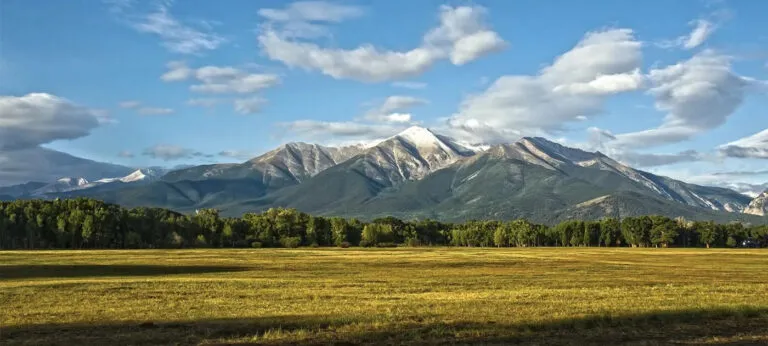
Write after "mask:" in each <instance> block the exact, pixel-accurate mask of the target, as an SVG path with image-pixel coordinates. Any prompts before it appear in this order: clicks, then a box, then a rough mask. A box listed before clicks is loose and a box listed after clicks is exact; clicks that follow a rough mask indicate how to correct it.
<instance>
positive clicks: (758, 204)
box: [744, 190, 768, 216]
mask: <svg viewBox="0 0 768 346" xmlns="http://www.w3.org/2000/svg"><path fill="white" fill-rule="evenodd" d="M744 213H746V214H752V215H759V216H766V215H768V190H765V191H764V192H763V193H762V194H760V195H759V196H757V197H755V199H753V200H752V202H750V203H749V206H747V208H746V209H745V210H744Z"/></svg>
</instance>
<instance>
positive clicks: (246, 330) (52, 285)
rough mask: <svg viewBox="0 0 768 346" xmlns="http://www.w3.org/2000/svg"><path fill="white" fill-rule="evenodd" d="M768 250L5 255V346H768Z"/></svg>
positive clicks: (0, 264) (1, 311)
mask: <svg viewBox="0 0 768 346" xmlns="http://www.w3.org/2000/svg"><path fill="white" fill-rule="evenodd" d="M767 293H768V251H765V250H725V249H723V250H718V249H680V250H677V249H626V248H625V249H600V248H531V249H467V248H460V249H457V248H420V249H409V248H398V249H296V250H289V249H274V250H272V249H254V250H250V249H248V250H245V249H243V250H235V249H222V250H137V251H122V250H121V251H8V252H0V344H3V345H6V344H7V345H41V344H89V345H93V344H109V345H122V344H221V343H226V344H262V343H263V344H296V343H310V344H329V343H338V344H344V343H347V344H349V343H352V344H359V343H375V344H379V343H388V344H427V343H467V344H472V343H484V344H489V343H490V344H494V343H495V344H508V343H525V344H606V343H609V344H643V345H645V344H668V343H683V344H686V343H688V344H703V343H704V344H706V343H710V344H750V343H755V344H761V343H768V294H767Z"/></svg>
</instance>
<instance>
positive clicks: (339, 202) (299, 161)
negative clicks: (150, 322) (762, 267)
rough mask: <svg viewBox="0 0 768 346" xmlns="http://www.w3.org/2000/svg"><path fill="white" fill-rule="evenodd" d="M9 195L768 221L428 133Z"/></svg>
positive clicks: (369, 214) (585, 169)
mask: <svg viewBox="0 0 768 346" xmlns="http://www.w3.org/2000/svg"><path fill="white" fill-rule="evenodd" d="M132 177H133V178H132ZM139 177H140V178H139ZM41 184H42V185H41ZM3 195H5V197H4V198H6V199H7V198H31V197H44V198H64V197H80V196H83V197H92V198H98V199H102V200H105V201H108V202H113V203H118V204H121V205H125V206H129V207H132V206H156V207H164V208H170V209H174V210H178V211H181V212H192V211H194V210H196V209H199V208H218V209H220V210H222V212H223V213H224V214H226V215H233V216H234V215H240V214H242V213H245V212H252V211H261V210H265V209H267V208H271V207H291V208H297V209H299V210H302V211H305V212H308V213H312V214H319V215H339V216H352V217H360V218H366V219H368V218H373V217H378V216H387V215H392V216H397V217H401V218H427V217H428V218H435V219H440V220H445V221H458V220H466V219H490V218H493V219H510V218H519V217H524V218H528V219H531V220H534V221H537V222H544V223H552V222H556V221H559V220H564V219H568V218H585V219H594V218H600V217H604V216H614V217H623V216H631V215H641V214H663V215H667V216H672V217H676V216H684V217H686V218H690V219H707V220H718V221H734V220H740V221H749V222H759V223H764V222H766V219H765V218H763V215H765V213H764V212H763V213H759V211H760V210H762V211H764V209H765V199H766V196H765V195H766V194H763V195H761V196H758V197H757V198H755V200H752V198H751V197H749V196H747V195H744V194H741V193H738V192H736V191H734V190H731V189H727V188H721V187H709V186H701V185H695V184H689V183H686V182H683V181H679V180H675V179H671V178H668V177H663V176H658V175H655V174H652V173H649V172H645V171H642V170H637V169H634V168H632V167H629V166H627V165H625V164H622V163H620V162H618V161H616V160H614V159H612V158H610V157H608V156H606V155H604V154H602V153H600V152H588V151H583V150H579V149H574V148H569V147H566V146H563V145H560V144H558V143H555V142H552V141H549V140H547V139H544V138H540V137H525V138H522V139H520V140H519V141H516V142H514V143H510V144H501V145H494V146H490V147H488V148H483V149H479V148H474V147H468V146H465V145H462V144H460V143H458V142H456V141H454V140H453V139H451V138H449V137H447V136H443V135H440V134H437V133H435V132H433V131H431V130H429V129H426V128H422V127H411V128H409V129H407V130H405V131H403V132H401V133H399V134H397V135H395V136H393V137H390V138H387V139H385V140H383V141H380V142H378V143H376V144H375V145H367V146H363V145H359V146H348V147H326V146H321V145H316V144H307V143H289V144H285V145H283V146H280V147H279V148H277V149H275V150H273V151H270V152H268V153H265V154H263V155H261V156H259V157H256V158H254V159H251V160H248V161H246V162H243V163H239V164H215V165H202V166H193V167H188V168H184V169H178V170H174V171H171V172H160V171H148V170H139V171H136V172H133V173H131V174H129V175H126V176H121V177H118V178H107V179H105V178H101V179H96V180H94V181H93V182H90V180H88V179H78V178H71V179H64V180H61V179H60V180H59V181H56V182H53V183H52V184H51V183H47V184H43V183H27V184H23V185H16V186H12V187H5V188H0V196H3ZM0 198H3V197H0ZM761 198H762V202H760V201H759V200H760V199H761ZM761 203H762V204H761ZM761 208H762V209H761Z"/></svg>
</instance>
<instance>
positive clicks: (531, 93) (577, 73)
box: [446, 29, 642, 143]
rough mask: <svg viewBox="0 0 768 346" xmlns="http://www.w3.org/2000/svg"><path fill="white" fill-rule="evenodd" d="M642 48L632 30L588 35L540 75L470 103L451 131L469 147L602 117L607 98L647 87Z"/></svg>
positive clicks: (494, 88)
mask: <svg viewBox="0 0 768 346" xmlns="http://www.w3.org/2000/svg"><path fill="white" fill-rule="evenodd" d="M641 47H642V44H641V43H640V42H639V41H637V40H636V39H635V38H634V34H633V32H632V31H631V30H629V29H609V30H603V31H596V32H590V33H587V34H586V35H585V36H584V37H583V38H582V40H581V41H580V42H579V43H578V44H577V45H576V46H575V47H573V48H572V49H571V50H569V51H567V52H566V53H564V54H563V55H561V56H559V57H558V58H557V59H555V61H554V62H553V63H552V64H551V65H549V66H546V67H544V68H543V69H542V70H541V71H540V72H539V74H537V75H507V76H502V77H500V78H498V79H497V80H496V81H495V82H494V83H492V84H491V85H490V86H489V87H488V88H487V90H485V91H484V92H482V93H480V94H476V95H472V96H470V97H468V98H467V99H465V100H464V101H463V102H462V104H461V106H460V108H459V111H458V112H457V113H456V114H454V115H453V116H452V117H451V118H450V119H449V121H448V124H447V125H448V128H447V129H446V130H447V131H448V132H450V134H451V135H452V136H454V137H457V138H458V139H462V140H465V141H468V142H473V143H474V142H477V143H479V142H486V143H487V142H505V141H509V140H510V139H512V137H518V136H521V135H547V134H552V133H554V132H557V131H559V130H562V129H563V128H564V125H565V124H566V123H567V122H572V121H580V119H583V117H586V116H591V115H596V114H599V113H600V112H601V111H602V107H603V103H604V102H605V100H606V98H607V97H608V96H609V95H611V94H615V93H619V92H625V91H630V90H636V89H638V88H640V87H641V86H642V78H641V76H640V75H639V72H638V69H639V67H640V64H641V60H642V53H641Z"/></svg>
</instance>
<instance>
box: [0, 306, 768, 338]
mask: <svg viewBox="0 0 768 346" xmlns="http://www.w3.org/2000/svg"><path fill="white" fill-rule="evenodd" d="M371 318H372V317H362V318H355V317H352V316H347V317H343V318H342V317H334V316H328V317H322V316H280V317H265V318H252V319H222V320H206V321H182V322H154V323H153V322H132V323H105V324H81V325H76V324H47V325H36V326H32V325H27V326H14V327H5V328H0V344H3V345H21V344H24V345H70V344H88V345H102V344H109V345H124V344H131V345H156V344H178V345H192V344H199V343H205V344H247V345H256V344H267V345H289V344H290V345H298V344H323V345H326V344H335V345H350V344H414V345H422V344H484V345H488V344H498V345H506V344H525V345H541V344H546V345H603V344H611V345H668V344H702V343H707V344H714V345H764V344H766V343H768V329H767V328H766V326H768V309H741V310H701V311H671V312H658V313H652V314H643V315H633V316H620V317H587V318H580V319H570V320H559V321H553V322H546V323H538V324H505V323H503V322H501V321H496V322H461V321H452V322H440V321H434V322H427V321H418V320H406V321H392V322H382V321H380V320H379V321H377V322H373V321H375V320H371Z"/></svg>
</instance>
